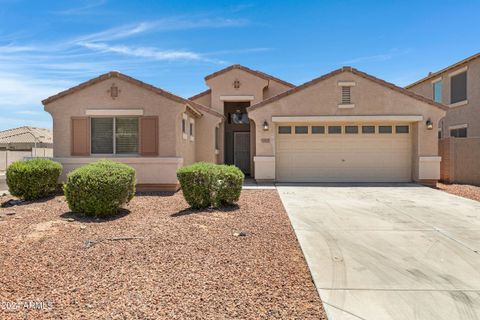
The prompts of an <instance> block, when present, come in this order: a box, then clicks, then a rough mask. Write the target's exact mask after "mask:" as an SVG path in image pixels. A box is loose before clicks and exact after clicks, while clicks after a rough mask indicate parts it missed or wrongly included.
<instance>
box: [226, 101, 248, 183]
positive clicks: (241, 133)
mask: <svg viewBox="0 0 480 320" xmlns="http://www.w3.org/2000/svg"><path fill="white" fill-rule="evenodd" d="M249 106H250V102H225V104H224V114H225V118H226V121H225V163H226V164H234V165H236V166H237V167H239V168H240V169H241V170H242V171H243V173H245V174H247V175H248V174H250V123H249V120H248V115H247V111H246V108H247V107H249Z"/></svg>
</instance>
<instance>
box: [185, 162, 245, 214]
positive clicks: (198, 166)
mask: <svg viewBox="0 0 480 320" xmlns="http://www.w3.org/2000/svg"><path fill="white" fill-rule="evenodd" d="M177 177H178V180H179V181H180V185H181V187H182V191H183V196H184V197H185V200H186V201H187V203H188V204H189V205H190V206H191V207H192V208H194V209H202V208H208V207H219V206H221V205H226V204H230V205H231V204H233V203H235V202H237V201H238V199H239V198H240V193H241V191H242V185H243V180H244V178H245V176H244V174H243V173H242V171H241V170H240V169H238V168H237V167H235V166H229V165H216V164H213V163H206V162H198V163H194V164H192V165H189V166H185V167H183V168H180V169H179V170H178V171H177Z"/></svg>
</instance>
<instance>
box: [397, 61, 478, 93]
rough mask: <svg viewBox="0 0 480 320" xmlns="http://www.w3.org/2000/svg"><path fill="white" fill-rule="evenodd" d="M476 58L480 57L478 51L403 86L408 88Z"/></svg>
mask: <svg viewBox="0 0 480 320" xmlns="http://www.w3.org/2000/svg"><path fill="white" fill-rule="evenodd" d="M478 58H480V52H478V53H475V54H474V55H471V56H470V57H468V58H465V59H463V60H460V61H458V62H456V63H454V64H452V65H449V66H448V67H445V68H443V69H441V70H439V71H435V72H432V73H430V74H429V75H428V76H426V77H423V78H421V79H420V80H417V81H415V82H414V83H411V84H409V85H407V86H405V89H409V88H411V87H413V86H415V85H417V84H419V83H422V82H424V81H427V80H428V79H432V78H435V77H437V76H439V75H440V74H442V73H444V72H446V71H448V70H452V69H454V68H458V67H460V66H462V65H464V64H467V63H469V62H470V61H473V60H476V59H478Z"/></svg>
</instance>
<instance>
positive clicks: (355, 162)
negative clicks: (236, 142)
mask: <svg viewBox="0 0 480 320" xmlns="http://www.w3.org/2000/svg"><path fill="white" fill-rule="evenodd" d="M276 130H277V136H276V170H277V172H276V174H277V180H278V181H284V182H406V181H411V171H412V168H411V166H412V134H411V128H410V126H409V125H408V124H388V123H387V124H368V125H363V124H332V125H327V124H310V125H305V124H281V125H278V126H277V128H276Z"/></svg>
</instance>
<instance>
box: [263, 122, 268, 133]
mask: <svg viewBox="0 0 480 320" xmlns="http://www.w3.org/2000/svg"><path fill="white" fill-rule="evenodd" d="M263 131H268V122H267V120H265V121H263Z"/></svg>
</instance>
